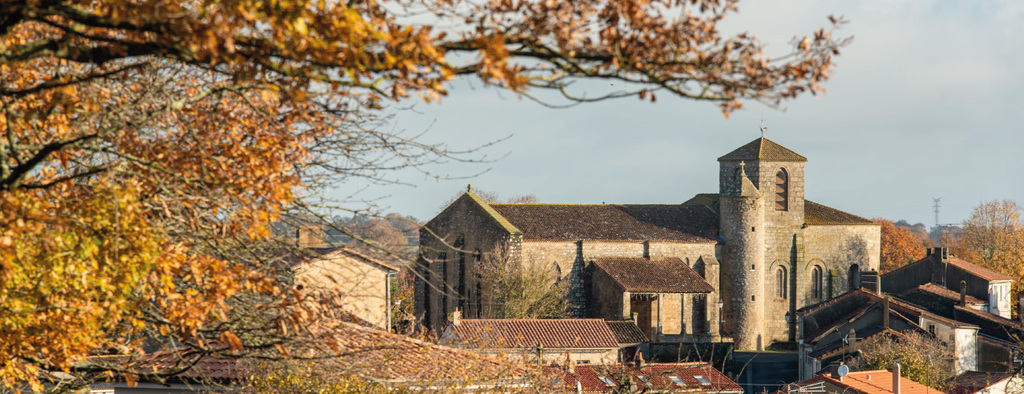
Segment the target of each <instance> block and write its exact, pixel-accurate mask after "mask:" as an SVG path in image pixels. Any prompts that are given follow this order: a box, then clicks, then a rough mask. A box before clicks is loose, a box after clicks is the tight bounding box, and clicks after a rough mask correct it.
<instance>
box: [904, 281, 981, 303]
mask: <svg viewBox="0 0 1024 394" xmlns="http://www.w3.org/2000/svg"><path fill="white" fill-rule="evenodd" d="M899 297H900V298H902V299H905V300H907V301H910V302H912V303H914V304H917V305H920V306H925V307H927V306H929V305H928V303H929V301H932V300H935V299H938V298H941V299H943V300H949V301H953V303H954V304H956V303H959V302H960V293H958V292H955V291H953V290H950V289H947V288H945V287H942V286H939V285H937V284H934V283H925V284H923V285H920V286H917V287H915V288H913V289H910V290H907V291H904V292H903V293H900V295H899ZM967 303H968V304H987V303H988V302H987V301H982V300H979V299H977V298H975V297H974V296H971V295H968V296H967ZM944 304H945V303H944ZM950 306H952V305H950ZM929 309H931V308H929Z"/></svg>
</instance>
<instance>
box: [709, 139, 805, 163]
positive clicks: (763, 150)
mask: <svg viewBox="0 0 1024 394" xmlns="http://www.w3.org/2000/svg"><path fill="white" fill-rule="evenodd" d="M740 160H768V161H807V158H806V157H803V156H801V155H800V154H798V153H796V152H793V151H792V150H790V149H789V148H787V147H784V146H782V145H779V144H777V143H775V141H772V140H770V139H767V138H764V137H761V138H758V139H756V140H753V141H750V142H749V143H747V144H746V145H743V146H741V147H739V148H736V149H735V150H733V151H732V152H729V153H726V154H725V156H722V157H719V158H718V161H740Z"/></svg>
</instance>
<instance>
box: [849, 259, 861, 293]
mask: <svg viewBox="0 0 1024 394" xmlns="http://www.w3.org/2000/svg"><path fill="white" fill-rule="evenodd" d="M846 280H847V282H848V283H847V285H849V286H850V287H849V289H847V290H850V291H854V290H857V289H859V288H860V266H859V265H857V264H854V265H851V266H850V273H849V276H848V277H847V278H846Z"/></svg>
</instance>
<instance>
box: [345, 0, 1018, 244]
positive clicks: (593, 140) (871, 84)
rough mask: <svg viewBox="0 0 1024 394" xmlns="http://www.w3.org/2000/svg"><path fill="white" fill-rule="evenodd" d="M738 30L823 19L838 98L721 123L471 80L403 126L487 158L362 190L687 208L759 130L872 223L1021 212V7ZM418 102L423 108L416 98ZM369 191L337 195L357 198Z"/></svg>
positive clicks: (663, 104) (413, 200) (677, 103)
mask: <svg viewBox="0 0 1024 394" xmlns="http://www.w3.org/2000/svg"><path fill="white" fill-rule="evenodd" d="M739 7H740V12H739V13H738V14H734V15H733V16H732V17H730V18H729V20H728V21H727V25H726V30H727V31H748V32H750V33H753V34H754V35H756V36H758V37H760V38H762V39H763V40H764V41H765V42H767V43H768V52H769V54H771V55H781V54H784V53H785V52H786V51H787V50H788V48H789V43H788V42H789V39H790V38H791V37H793V36H795V35H800V36H802V35H806V34H810V33H811V32H813V30H814V29H816V28H818V27H822V26H824V25H825V24H826V23H827V20H826V17H827V16H828V15H829V14H835V15H843V16H845V18H846V19H847V20H849V22H850V23H848V24H847V25H846V26H845V27H844V28H843V29H842V30H840V31H839V33H840V34H842V35H853V36H854V41H853V43H852V44H851V45H850V46H849V47H847V48H845V50H844V51H843V53H842V54H841V56H839V57H838V58H837V60H836V63H837V65H836V68H835V73H834V75H833V79H832V80H831V81H829V82H828V83H826V84H825V85H824V86H825V88H826V89H827V90H828V92H827V93H826V94H824V95H821V96H819V97H818V98H813V97H810V96H808V97H803V98H801V99H798V100H796V101H794V102H790V103H789V104H787V105H786V110H785V111H784V112H780V111H776V110H773V109H768V108H765V107H763V106H761V105H760V104H758V103H754V102H748V103H745V105H746V108H745V109H744V110H742V111H740V112H737V113H735V114H733V115H732V116H731V117H730V119H728V120H725V119H723V118H722V116H721V113H720V112H719V111H718V108H717V107H716V106H715V105H714V104H711V103H702V102H695V101H687V100H682V99H674V98H671V97H669V96H668V95H667V94H661V95H659V100H658V102H657V103H656V104H650V103H647V102H640V101H639V100H637V99H620V100H615V101H609V102H603V103H596V104H589V105H581V106H577V107H574V108H570V109H549V108H545V107H542V106H541V105H538V104H536V103H534V102H531V101H529V100H520V99H518V98H516V97H515V96H514V95H512V94H510V93H508V92H499V91H495V90H493V89H487V88H482V87H481V86H480V84H479V83H475V82H473V83H470V82H466V81H460V82H457V83H455V84H453V85H452V87H451V92H450V95H449V96H448V97H447V98H445V99H444V100H443V101H442V102H441V104H432V105H427V104H423V103H417V104H415V111H401V112H398V113H397V117H396V119H395V122H394V123H393V125H392V126H393V127H394V128H396V129H398V130H406V131H408V132H409V133H418V132H421V131H423V130H427V133H426V134H425V135H424V136H423V140H425V141H445V142H448V143H450V144H452V145H453V146H454V147H456V148H464V147H472V146H475V145H477V144H482V143H485V142H487V141H491V140H495V139H499V138H502V137H505V136H509V135H511V136H512V137H511V138H510V139H509V140H508V141H505V142H503V143H501V144H499V145H497V146H495V147H492V148H489V149H487V150H486V151H485V152H486V153H487V154H488V155H489V156H490V157H501V156H504V157H503V158H502V159H500V160H497V161H495V162H493V163H489V164H474V165H469V166H467V165H457V164H451V163H449V164H438V165H434V166H431V167H429V168H428V169H429V170H431V171H434V172H435V173H439V174H450V175H454V176H459V175H470V174H474V173H478V172H481V171H485V170H487V172H486V173H484V174H482V175H479V176H476V177H474V178H471V179H459V180H450V181H438V180H435V179H432V178H429V177H425V176H423V175H420V174H417V173H414V172H403V173H400V174H396V176H398V177H400V178H401V180H402V181H404V182H408V183H411V184H412V185H413V186H386V187H383V186H371V187H369V188H366V189H365V190H363V191H362V192H360V194H359V196H360V197H362V198H366V199H375V200H376V201H377V204H379V205H380V206H381V207H382V208H383V209H384V210H386V211H394V212H400V213H403V214H409V215H413V216H416V217H418V218H420V219H428V218H430V217H432V216H434V215H435V214H436V213H437V212H438V211H439V210H440V208H441V204H443V203H444V202H445V201H447V200H448V199H449V198H450V197H451V196H452V195H454V194H455V193H457V192H459V191H461V190H465V187H466V184H467V183H472V184H473V185H474V187H475V188H479V189H486V190H489V191H493V192H497V193H499V194H501V195H502V196H513V195H520V194H533V195H536V196H537V197H538V198H539V199H540V201H541V202H551V203H601V202H607V203H664V204H671V203H680V202H683V201H685V200H687V199H689V198H690V197H691V196H693V195H694V194H696V193H702V192H717V187H718V186H717V185H718V184H717V174H718V162H717V161H716V159H717V158H718V157H719V156H721V155H723V154H725V153H728V152H729V151H731V150H732V149H734V148H736V147H739V146H740V145H742V144H745V143H747V142H749V141H751V140H753V139H755V138H757V137H758V136H759V134H760V133H759V131H758V125H759V123H760V119H761V116H762V113H763V116H764V119H765V122H766V124H767V126H768V129H769V130H768V133H767V135H766V136H767V137H768V138H770V139H772V140H774V141H776V142H778V143H780V144H782V145H784V146H786V147H789V148H790V149H793V150H795V151H796V152H798V153H800V154H802V155H804V156H806V157H807V158H808V163H807V180H806V184H807V198H808V199H810V200H813V201H816V202H819V203H823V204H826V205H829V206H832V207H835V208H839V209H842V210H846V211H848V212H851V213H854V214H857V215H861V216H865V217H868V218H871V217H876V216H881V217H886V218H890V219H907V220H909V221H911V222H923V223H925V224H926V225H929V226H930V225H932V224H933V222H934V214H933V212H932V200H931V198H932V197H941V198H942V211H941V214H940V221H941V222H943V223H950V222H959V221H961V220H963V219H964V218H966V217H967V215H969V213H970V210H971V208H973V207H974V206H975V205H977V204H978V203H979V202H981V201H986V200H991V199H996V198H1009V199H1015V200H1018V201H1020V202H1024V198H1022V197H1024V182H1021V181H1019V180H1018V178H1019V177H1020V175H1019V173H1020V171H1019V170H1018V168H1019V167H1020V166H1021V164H1022V161H1024V160H1022V159H1021V154H1022V148H1024V135H1022V133H1021V132H1022V131H1024V119H1022V117H1024V115H1022V114H1024V98H1022V92H1024V73H1022V72H1021V71H1020V69H1021V68H1024V8H1022V6H1021V5H1018V4H1017V3H1015V2H1010V1H1001V2H995V1H993V2H972V1H938V0H936V1H923V0H913V1H880V0H875V1H809V0H808V1H795V0H793V1H790V0H786V1H770V2H768V1H760V2H756V1H751V0H746V1H742V2H741V3H740V4H739ZM407 104H412V103H407ZM355 188H358V185H355V184H342V185H338V187H337V188H336V190H334V191H333V193H332V194H335V195H348V194H349V193H352V191H353V190H355Z"/></svg>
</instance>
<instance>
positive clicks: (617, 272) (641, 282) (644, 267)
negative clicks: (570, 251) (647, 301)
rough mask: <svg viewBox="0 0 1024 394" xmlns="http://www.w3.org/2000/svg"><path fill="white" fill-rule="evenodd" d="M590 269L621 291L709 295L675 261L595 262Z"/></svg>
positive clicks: (698, 278) (699, 281)
mask: <svg viewBox="0 0 1024 394" xmlns="http://www.w3.org/2000/svg"><path fill="white" fill-rule="evenodd" d="M594 266H595V267H597V269H600V270H602V271H604V272H605V273H607V274H608V276H610V277H611V278H612V279H613V280H615V282H616V283H618V284H619V286H622V288H623V290H625V291H631V292H649V293H711V292H713V291H715V288H714V287H712V286H711V285H710V284H708V282H707V281H705V280H704V278H702V277H701V276H700V275H698V274H697V273H696V272H694V271H693V269H691V268H690V266H689V265H687V264H686V263H684V262H683V260H680V259H679V258H678V257H673V258H669V259H664V260H659V261H651V260H648V259H644V258H599V259H596V260H594Z"/></svg>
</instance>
